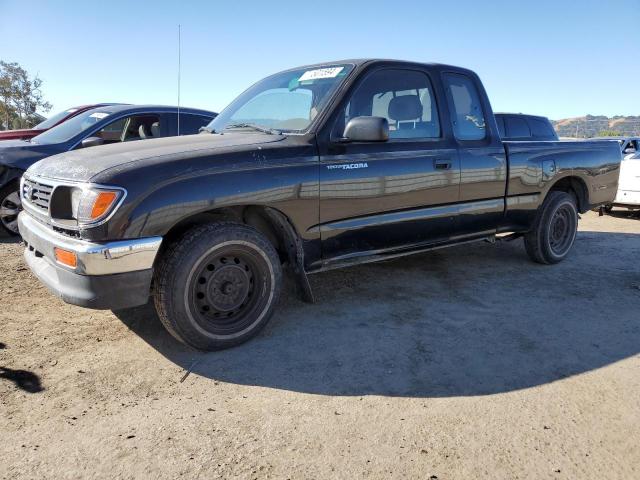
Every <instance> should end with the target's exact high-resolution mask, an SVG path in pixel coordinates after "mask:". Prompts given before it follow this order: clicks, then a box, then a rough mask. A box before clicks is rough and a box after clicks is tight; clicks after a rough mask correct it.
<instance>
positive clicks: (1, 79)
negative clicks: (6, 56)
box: [0, 60, 51, 130]
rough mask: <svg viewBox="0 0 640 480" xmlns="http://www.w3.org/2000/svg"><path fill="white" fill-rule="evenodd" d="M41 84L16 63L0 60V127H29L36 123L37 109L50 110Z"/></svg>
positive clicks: (38, 79) (36, 77)
mask: <svg viewBox="0 0 640 480" xmlns="http://www.w3.org/2000/svg"><path fill="white" fill-rule="evenodd" d="M41 86H42V80H40V78H38V76H37V75H36V76H35V77H33V78H31V77H30V76H29V73H28V72H27V71H26V70H25V69H24V68H22V67H21V66H20V65H19V64H18V63H15V62H11V63H9V62H4V61H2V60H0V129H5V130H6V129H12V128H28V127H31V126H33V125H35V124H37V123H38V118H39V116H38V114H37V113H36V110H37V109H40V110H43V111H45V112H48V111H49V110H51V104H49V102H47V101H45V100H44V98H43V95H42V91H41V90H40V87H41Z"/></svg>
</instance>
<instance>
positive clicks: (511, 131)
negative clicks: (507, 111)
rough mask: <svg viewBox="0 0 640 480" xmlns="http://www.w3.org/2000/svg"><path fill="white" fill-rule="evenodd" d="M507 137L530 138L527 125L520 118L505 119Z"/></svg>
mask: <svg viewBox="0 0 640 480" xmlns="http://www.w3.org/2000/svg"><path fill="white" fill-rule="evenodd" d="M505 124H506V131H507V137H509V138H531V131H530V130H529V124H527V121H526V120H525V119H524V118H521V117H505Z"/></svg>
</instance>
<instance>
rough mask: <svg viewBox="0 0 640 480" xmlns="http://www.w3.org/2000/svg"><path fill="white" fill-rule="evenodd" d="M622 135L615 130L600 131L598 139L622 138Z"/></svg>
mask: <svg viewBox="0 0 640 480" xmlns="http://www.w3.org/2000/svg"><path fill="white" fill-rule="evenodd" d="M621 136H622V133H620V132H616V131H615V130H600V131H599V132H598V134H597V135H596V137H621Z"/></svg>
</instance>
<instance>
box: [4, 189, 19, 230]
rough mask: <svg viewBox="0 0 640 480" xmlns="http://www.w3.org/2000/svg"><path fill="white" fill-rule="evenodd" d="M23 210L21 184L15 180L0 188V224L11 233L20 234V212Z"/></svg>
mask: <svg viewBox="0 0 640 480" xmlns="http://www.w3.org/2000/svg"><path fill="white" fill-rule="evenodd" d="M21 211H22V202H21V201H20V186H19V184H18V183H16V182H13V183H10V184H9V185H6V186H5V187H4V188H2V189H0V224H1V225H2V228H3V229H4V230H5V231H6V232H7V233H9V234H10V235H18V234H19V232H18V214H19V213H20V212H21Z"/></svg>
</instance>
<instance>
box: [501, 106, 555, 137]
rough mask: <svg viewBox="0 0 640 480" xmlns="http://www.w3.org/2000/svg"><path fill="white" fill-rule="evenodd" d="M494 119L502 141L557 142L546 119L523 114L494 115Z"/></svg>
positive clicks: (552, 129)
mask: <svg viewBox="0 0 640 480" xmlns="http://www.w3.org/2000/svg"><path fill="white" fill-rule="evenodd" d="M495 117H496V123H497V124H498V132H499V133H500V137H501V138H502V140H514V141H517V140H523V141H530V140H535V141H557V140H558V134H557V133H556V131H555V129H554V128H553V125H552V124H551V122H550V121H549V119H548V118H547V117H539V116H537V115H525V114H523V113H496V114H495Z"/></svg>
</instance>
